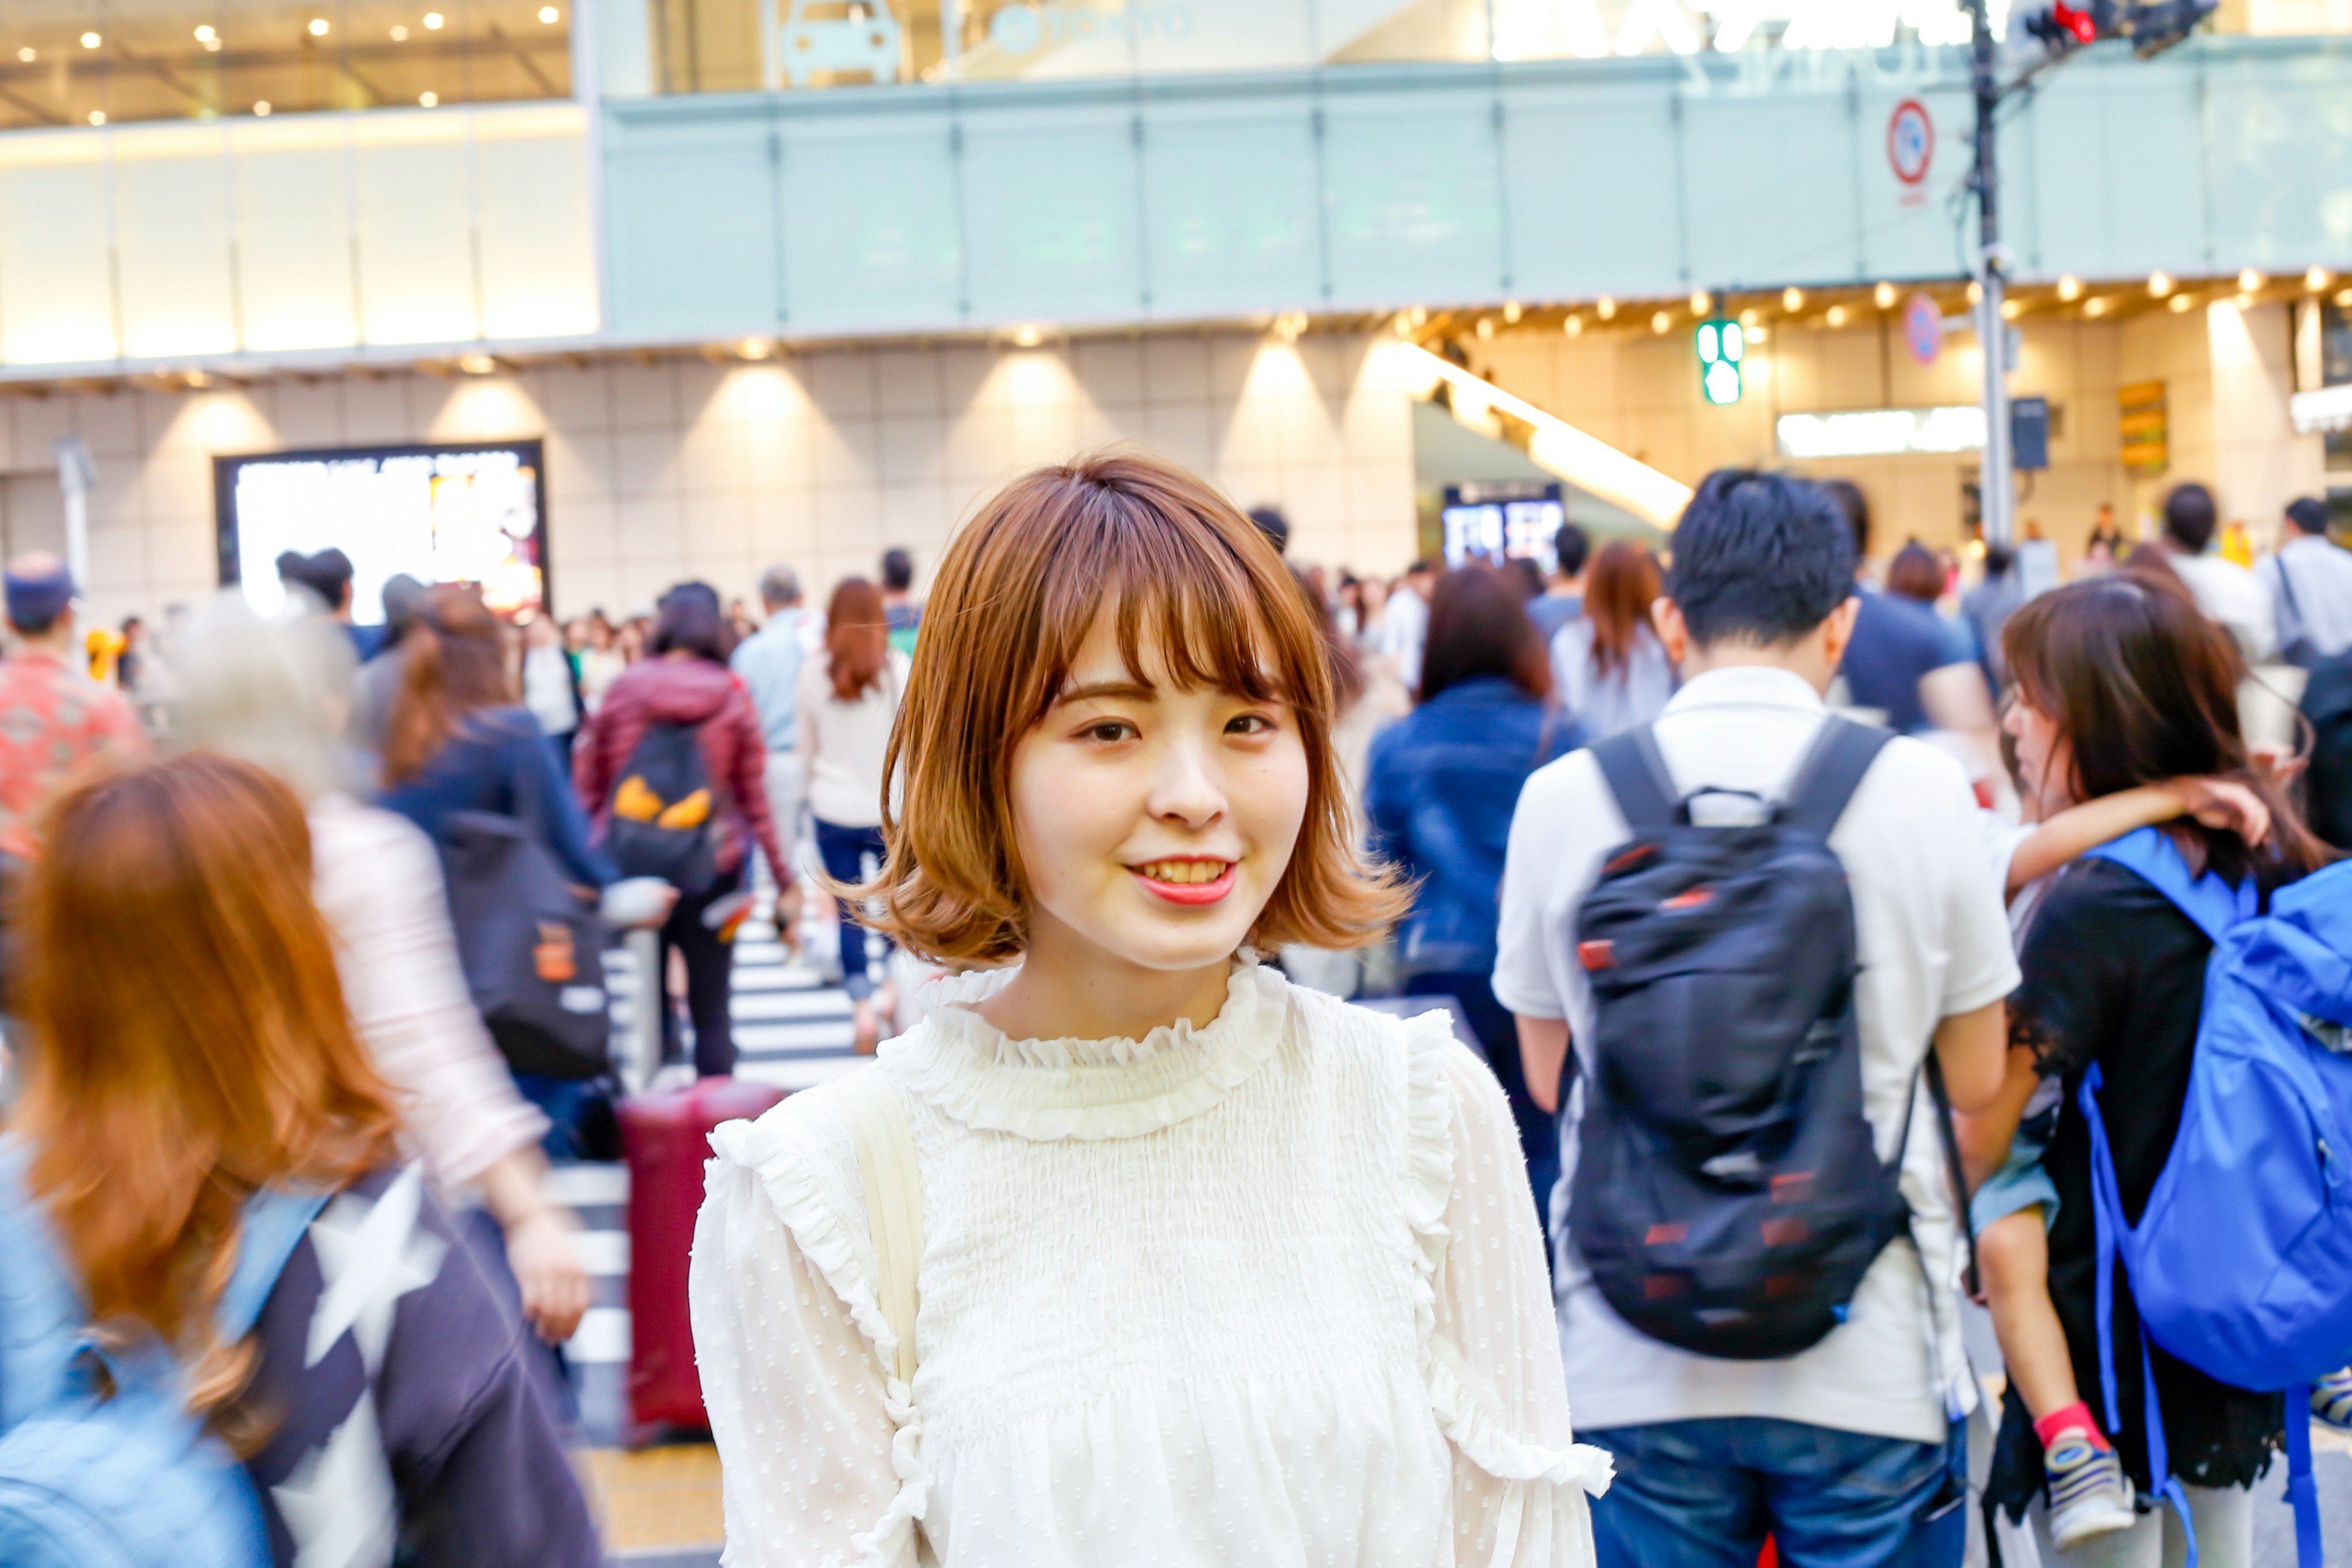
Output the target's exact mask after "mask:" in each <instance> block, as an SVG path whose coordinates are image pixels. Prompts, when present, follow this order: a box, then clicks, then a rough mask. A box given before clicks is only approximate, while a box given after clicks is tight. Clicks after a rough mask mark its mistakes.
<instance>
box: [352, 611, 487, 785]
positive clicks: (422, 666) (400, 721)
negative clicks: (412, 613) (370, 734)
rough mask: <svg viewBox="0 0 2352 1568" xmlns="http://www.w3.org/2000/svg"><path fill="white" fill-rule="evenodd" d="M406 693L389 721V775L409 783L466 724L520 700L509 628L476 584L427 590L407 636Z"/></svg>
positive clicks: (386, 764)
mask: <svg viewBox="0 0 2352 1568" xmlns="http://www.w3.org/2000/svg"><path fill="white" fill-rule="evenodd" d="M401 644H402V646H403V647H405V648H406V649H407V650H408V651H407V654H406V655H405V657H404V658H403V659H402V660H401V676H400V695H399V696H398V697H397V698H395V699H394V701H393V705H392V715H391V717H390V718H389V719H388V720H387V721H385V724H384V742H383V780H384V783H386V784H405V783H407V782H408V781H409V780H410V779H412V778H414V777H415V776H416V775H417V774H418V773H421V772H423V771H424V769H425V765H426V764H427V763H431V762H432V761H433V759H434V758H435V757H437V756H439V755H440V754H441V749H442V748H443V747H444V746H446V745H447V744H448V743H449V741H450V738H451V737H452V736H454V735H456V734H457V731H458V728H459V726H461V725H462V724H464V723H465V721H466V720H467V718H468V717H470V716H471V715H473V714H475V713H478V712H480V711H482V710H484V709H488V708H505V707H509V706H511V705H512V704H513V702H514V700H515V694H514V681H513V679H512V677H511V676H509V673H508V671H507V653H506V628H505V627H504V626H502V625H500V623H499V618H498V616H494V615H492V614H491V613H490V611H489V607H488V605H484V604H483V603H482V591H481V589H480V588H479V587H478V586H477V585H475V584H471V583H444V584H441V585H440V586H438V587H436V588H429V589H427V590H425V603H424V605H422V606H421V607H420V608H419V609H418V611H417V615H416V620H415V624H414V625H413V626H410V627H409V629H408V635H407V636H406V637H403V638H402V639H401Z"/></svg>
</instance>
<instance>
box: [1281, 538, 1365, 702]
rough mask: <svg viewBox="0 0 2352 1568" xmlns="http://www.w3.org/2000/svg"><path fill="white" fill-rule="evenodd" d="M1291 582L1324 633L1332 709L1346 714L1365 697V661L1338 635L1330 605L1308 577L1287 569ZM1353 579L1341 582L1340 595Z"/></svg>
mask: <svg viewBox="0 0 2352 1568" xmlns="http://www.w3.org/2000/svg"><path fill="white" fill-rule="evenodd" d="M1290 578H1291V581H1292V582H1294V583H1297V584H1298V593H1299V596H1300V597H1302V598H1304V599H1305V600H1306V601H1307V614H1309V615H1311V616H1314V617H1315V625H1316V627H1317V629H1318V630H1319V631H1321V632H1322V634H1323V651H1324V653H1325V654H1326V655H1327V656H1328V658H1329V660H1330V665H1331V693H1332V703H1333V706H1334V708H1335V709H1336V710H1338V711H1339V712H1343V713H1344V712H1346V711H1347V710H1349V708H1352V707H1354V706H1355V704H1356V700H1357V699H1358V698H1360V697H1361V696H1363V694H1364V661H1363V657H1362V656H1361V655H1360V654H1359V653H1358V652H1357V651H1356V645H1355V644H1354V643H1352V642H1350V641H1349V640H1348V639H1347V638H1346V637H1341V636H1340V635H1339V621H1338V619H1337V618H1336V617H1334V616H1333V615H1332V614H1331V602H1330V601H1329V600H1328V599H1326V598H1325V597H1324V596H1323V595H1320V594H1318V593H1317V592H1316V591H1315V584H1314V583H1313V581H1312V580H1311V579H1309V578H1308V576H1307V574H1306V573H1304V572H1301V571H1300V570H1299V569H1298V568H1297V567H1296V566H1293V567H1292V568H1291V569H1290ZM1354 581H1355V579H1354V578H1352V577H1343V578H1342V579H1341V580H1340V588H1339V592H1340V595H1341V596H1342V597H1345V596H1346V595H1347V592H1348V586H1347V585H1348V584H1350V583H1353V582H1354Z"/></svg>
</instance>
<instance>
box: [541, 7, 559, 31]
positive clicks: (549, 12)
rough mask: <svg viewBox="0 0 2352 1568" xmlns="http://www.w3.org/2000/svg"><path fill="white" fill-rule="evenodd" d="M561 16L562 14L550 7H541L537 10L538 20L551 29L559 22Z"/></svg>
mask: <svg viewBox="0 0 2352 1568" xmlns="http://www.w3.org/2000/svg"><path fill="white" fill-rule="evenodd" d="M562 16H563V13H562V12H561V11H559V10H557V9H556V8H555V7H554V6H552V5H541V7H540V8H539V19H540V20H541V21H542V22H544V23H546V24H547V25H548V26H551V27H552V26H555V24H556V23H557V21H559V20H560V19H561V18H562Z"/></svg>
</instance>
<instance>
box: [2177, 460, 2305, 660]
mask: <svg viewBox="0 0 2352 1568" xmlns="http://www.w3.org/2000/svg"><path fill="white" fill-rule="evenodd" d="M2218 516H2219V513H2218V512H2217V511H2216V510H2215V508H2214V505H2213V492H2212V491H2211V490H2209V489H2206V488H2205V487H2204V486H2203V485H2200V484H2196V483H2193V482H2192V483H2189V484H2180V485H2175V486H2173V487H2172V489H2171V491H2170V493H2169V494H2168V495H2166V497H2165V498H2164V532H2163V533H2162V534H2161V535H2160V536H2159V542H2160V543H2161V545H2162V546H2163V550H2164V556H2165V562H2166V564H2168V565H2169V566H2170V567H2171V568H2172V570H2173V571H2174V573H2175V574H2178V575H2179V578H2180V580H2181V582H2183V583H2184V584H2188V587H2189V593H2190V594H2191V595H2194V596H2195V597H2196V600H2197V607H2198V608H2199V609H2200V610H2202V611H2204V612H2205V617H2206V619H2208V620H2210V621H2212V622H2213V623H2215V624H2216V625H2217V626H2221V627H2222V628H2223V629H2224V630H2226V631H2228V632H2229V634H2230V635H2231V637H2234V638H2236V639H2237V644H2238V651H2239V652H2240V653H2242V654H2243V655H2244V656H2245V658H2246V662H2247V663H2248V664H2261V663H2263V661H2265V660H2267V659H2268V658H2271V656H2272V655H2273V653H2274V652H2276V651H2277V647H2278V626H2277V622H2276V621H2275V620H2274V619H2273V615H2272V610H2271V595H2269V594H2268V593H2266V592H2265V591H2264V590H2263V584H2262V582H2261V580H2260V579H2258V578H2257V577H2255V575H2254V574H2253V573H2252V571H2250V570H2249V569H2247V568H2246V567H2243V566H2241V565H2239V564H2238V563H2236V562H2234V561H2228V560H2224V559H2223V558H2222V557H2221V556H2220V555H2217V554H2214V553H2212V552H2211V551H2210V546H2211V545H2212V542H2213V534H2214V529H2215V524H2216V521H2217V519H2218Z"/></svg>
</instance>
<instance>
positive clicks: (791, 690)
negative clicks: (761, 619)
mask: <svg viewBox="0 0 2352 1568" xmlns="http://www.w3.org/2000/svg"><path fill="white" fill-rule="evenodd" d="M804 614H805V612H804V611H803V610H802V609H801V607H800V606H799V605H793V606H791V607H790V608H788V609H782V610H778V611H777V612H776V613H775V614H774V615H772V616H769V617H768V624H767V625H766V626H761V628H760V629H759V630H758V631H757V632H755V633H753V634H752V635H751V636H750V637H745V638H744V639H743V642H742V645H741V646H740V647H738V648H736V650H735V657H734V658H732V659H730V660H729V661H728V667H729V668H731V669H733V670H734V671H735V673H736V674H738V675H740V676H741V677H742V678H743V684H744V685H745V686H747V687H749V688H751V705H752V706H753V707H755V708H757V709H758V710H760V734H761V738H762V739H763V740H765V741H766V742H767V745H768V750H770V751H772V752H791V751H797V750H799V748H800V743H801V738H800V717H801V715H800V685H801V665H802V663H803V661H804V660H805V659H806V658H808V650H807V649H805V648H803V647H802V646H801V620H802V618H803V615H804Z"/></svg>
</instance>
